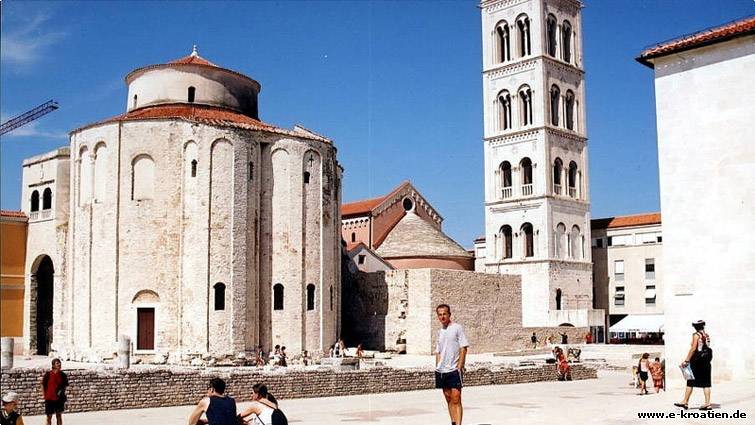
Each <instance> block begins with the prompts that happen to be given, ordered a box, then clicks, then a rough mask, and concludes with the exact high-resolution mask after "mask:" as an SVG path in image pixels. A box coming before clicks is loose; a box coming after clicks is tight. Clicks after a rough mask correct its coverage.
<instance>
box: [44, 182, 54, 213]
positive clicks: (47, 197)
mask: <svg viewBox="0 0 755 425" xmlns="http://www.w3.org/2000/svg"><path fill="white" fill-rule="evenodd" d="M51 208H52V190H51V189H50V188H49V187H48V188H46V189H45V191H44V192H42V209H43V210H49V209H51Z"/></svg>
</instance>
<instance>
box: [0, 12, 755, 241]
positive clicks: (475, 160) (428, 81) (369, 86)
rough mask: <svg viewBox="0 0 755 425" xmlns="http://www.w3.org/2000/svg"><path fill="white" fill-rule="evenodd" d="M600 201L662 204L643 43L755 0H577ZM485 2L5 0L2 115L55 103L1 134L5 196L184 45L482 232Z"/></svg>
mask: <svg viewBox="0 0 755 425" xmlns="http://www.w3.org/2000/svg"><path fill="white" fill-rule="evenodd" d="M584 3H585V4H586V7H585V8H584V9H583V14H582V20H583V27H584V41H583V46H584V54H585V69H586V73H587V75H586V79H587V100H586V101H587V127H588V135H589V139H590V140H589V142H588V143H589V145H588V146H589V161H590V179H591V181H590V184H591V197H592V215H593V217H605V216H611V215H620V214H630V213H637V212H646V211H657V210H658V209H659V200H658V168H657V150H656V132H655V108H654V97H653V75H652V71H651V70H650V69H648V68H645V67H644V66H642V65H640V64H638V63H637V62H635V61H634V57H636V56H637V55H638V54H639V52H640V51H641V50H642V49H643V47H645V46H647V45H650V44H653V43H656V42H659V41H663V40H666V39H669V38H673V37H676V36H679V35H682V34H686V33H689V32H693V31H696V30H700V29H703V28H706V27H709V26H713V25H717V24H720V23H724V22H727V21H730V20H733V19H736V18H740V17H744V16H747V15H751V14H753V13H755V2H753V1H752V0H718V1H709V0H663V1H642V0H631V1H630V0H621V1H620V0H601V1H598V0H585V2H584ZM476 5H477V2H470V1H420V2H407V1H401V2H398V1H396V2H367V1H351V2H346V1H343V2H312V1H310V2H304V1H296V2H229V3H217V2H136V1H132V2H120V3H119V2H82V3H73V2H20V1H8V0H6V1H3V2H2V7H3V10H2V63H1V64H0V71H1V73H2V74H1V76H0V83H1V84H2V91H0V96H1V98H0V112H2V118H3V120H5V119H7V118H8V117H11V116H14V115H16V114H18V113H21V112H23V111H25V110H27V109H29V108H31V107H33V106H35V105H37V104H39V103H42V102H44V101H46V100H48V99H55V100H57V101H58V102H60V105H61V108H60V109H59V110H58V111H56V112H53V113H52V114H50V115H48V116H46V117H44V118H42V119H40V120H38V121H37V122H36V123H34V124H33V125H31V126H27V127H25V128H22V129H19V130H16V131H15V132H14V133H11V134H9V135H6V136H4V137H3V138H2V140H1V141H0V155H1V158H0V159H1V163H0V166H1V167H2V173H1V175H0V178H1V179H2V181H1V182H0V190H1V191H2V194H1V195H2V196H1V206H2V208H3V209H18V208H19V203H20V189H21V162H22V160H23V158H26V157H29V156H32V155H36V154H39V153H43V152H46V151H48V150H51V149H53V148H56V147H58V146H62V145H67V143H68V141H67V135H66V133H67V132H68V131H70V130H71V129H73V128H76V127H77V126H80V125H82V124H86V123H90V122H93V121H96V120H99V119H102V118H105V117H109V116H112V115H116V114H118V113H121V112H123V110H124V109H125V105H126V88H125V85H124V83H123V77H124V76H125V75H126V74H127V73H128V72H129V71H130V70H132V69H134V68H136V67H139V66H143V65H147V64H153V63H162V62H165V61H168V60H172V59H175V58H178V57H181V56H184V55H186V54H188V53H189V52H190V50H191V45H192V44H193V43H196V44H198V45H199V50H200V54H201V55H202V56H204V57H205V58H207V59H209V60H211V61H213V62H215V63H217V64H219V65H221V66H224V67H227V68H230V69H234V70H237V71H239V72H242V73H244V74H247V75H249V76H251V77H252V78H255V79H256V80H257V81H259V82H260V83H261V84H262V93H261V97H260V115H261V118H262V119H263V120H264V121H266V122H270V123H272V124H276V125H279V126H283V127H291V126H292V125H294V124H296V123H300V124H302V125H304V126H305V127H308V128H311V129H313V130H314V131H317V132H319V133H322V134H324V135H327V136H328V137H330V138H332V139H333V140H335V143H336V146H337V147H338V159H339V161H340V162H341V164H342V165H343V167H344V168H345V170H346V171H345V177H344V186H343V198H344V200H345V201H353V200H357V199H362V198H369V197H374V196H379V195H382V194H384V193H387V192H388V191H390V190H391V189H392V188H394V187H395V186H396V185H397V184H398V183H400V182H401V181H403V180H405V179H410V180H411V181H412V182H413V183H414V184H415V186H416V187H417V188H418V189H419V190H420V191H421V192H422V193H423V194H424V195H425V196H426V197H427V198H428V199H429V200H430V202H431V203H432V204H433V205H434V206H435V207H436V208H437V209H438V211H439V212H440V213H441V215H442V216H443V217H444V218H445V222H444V229H445V230H446V232H447V233H448V234H449V235H450V236H452V237H453V238H455V239H456V240H457V241H458V242H459V243H461V244H462V245H463V246H466V247H470V246H471V244H472V240H473V239H474V238H475V237H476V236H478V235H480V234H482V233H483V232H484V213H483V183H482V177H483V176H482V172H483V170H482V141H481V137H482V107H481V106H482V99H481V97H482V85H481V75H480V71H481V53H480V50H481V47H480V40H481V34H480V11H479V10H478V8H477V7H476Z"/></svg>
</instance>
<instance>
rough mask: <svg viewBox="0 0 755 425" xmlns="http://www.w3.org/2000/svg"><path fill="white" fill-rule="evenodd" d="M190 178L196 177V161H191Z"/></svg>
mask: <svg viewBox="0 0 755 425" xmlns="http://www.w3.org/2000/svg"><path fill="white" fill-rule="evenodd" d="M191 176H192V177H196V176H197V160H196V159H192V160H191Z"/></svg>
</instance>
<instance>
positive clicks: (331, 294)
mask: <svg viewBox="0 0 755 425" xmlns="http://www.w3.org/2000/svg"><path fill="white" fill-rule="evenodd" d="M328 292H330V311H333V285H330V288H328Z"/></svg>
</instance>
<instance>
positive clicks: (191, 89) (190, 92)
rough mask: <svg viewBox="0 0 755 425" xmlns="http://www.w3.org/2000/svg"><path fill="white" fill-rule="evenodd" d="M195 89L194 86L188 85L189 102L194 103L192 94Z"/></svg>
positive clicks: (194, 92)
mask: <svg viewBox="0 0 755 425" xmlns="http://www.w3.org/2000/svg"><path fill="white" fill-rule="evenodd" d="M196 92H197V89H196V88H194V87H189V103H194V95H195V94H196Z"/></svg>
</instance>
